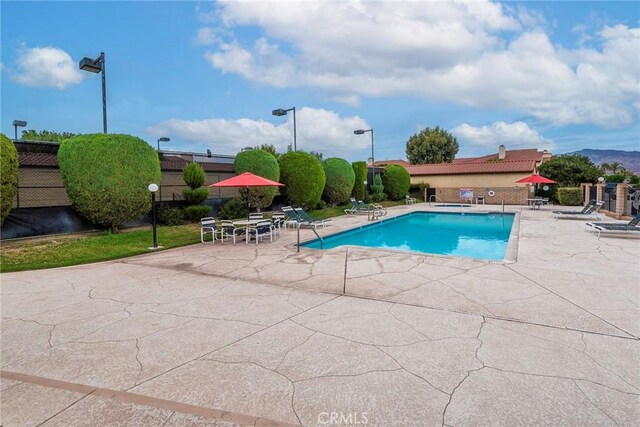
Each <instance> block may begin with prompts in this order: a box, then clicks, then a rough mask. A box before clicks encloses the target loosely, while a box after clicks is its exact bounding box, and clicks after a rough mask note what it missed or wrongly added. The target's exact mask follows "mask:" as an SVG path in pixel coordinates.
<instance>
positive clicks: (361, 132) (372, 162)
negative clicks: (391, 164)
mask: <svg viewBox="0 0 640 427" xmlns="http://www.w3.org/2000/svg"><path fill="white" fill-rule="evenodd" d="M366 132H371V168H372V170H373V175H372V176H373V178H375V177H376V159H375V157H374V155H373V129H357V130H354V131H353V133H354V134H356V135H364V134H365V133H366Z"/></svg>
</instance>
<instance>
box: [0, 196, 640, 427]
mask: <svg viewBox="0 0 640 427" xmlns="http://www.w3.org/2000/svg"><path fill="white" fill-rule="evenodd" d="M425 208H428V207H427V206H426V205H424V204H418V205H415V206H410V207H398V208H394V209H392V210H391V213H390V215H396V214H402V213H406V212H407V211H409V210H418V209H425ZM431 209H433V208H431ZM476 209H478V208H476ZM480 209H491V207H489V206H485V207H481V208H480ZM434 210H435V209H434ZM518 213H519V215H518V221H519V225H520V229H519V230H520V231H519V236H517V237H518V248H517V261H516V262H514V263H502V262H486V261H478V260H468V259H458V258H448V257H437V256H425V255H418V254H411V253H397V252H391V251H379V250H371V249H362V248H350V249H349V250H348V251H347V250H346V248H337V249H334V250H329V251H315V250H308V249H303V250H301V251H300V252H299V253H298V252H296V248H295V245H294V243H295V240H296V233H295V232H292V231H288V232H283V235H282V236H281V237H280V238H278V239H277V240H276V242H274V243H273V244H269V243H266V244H259V245H257V246H255V245H245V244H239V245H236V246H234V245H232V244H225V245H221V244H219V243H216V244H214V245H210V244H209V245H202V244H200V245H194V246H190V247H185V248H180V249H175V250H168V251H163V252H158V253H154V254H149V255H145V256H140V257H135V258H129V259H125V260H119V261H113V262H106V263H99V264H93V265H84V266H76V267H68V268H59V269H52V270H41V271H32V272H23V273H11V274H3V275H2V277H1V280H2V284H1V286H0V290H1V297H2V302H1V308H2V322H1V323H0V330H1V334H2V335H1V341H2V342H1V344H2V355H1V368H2V372H3V378H2V382H1V387H2V391H1V393H2V395H1V402H2V425H4V426H10V425H39V424H41V423H44V424H43V425H86V424H92V425H110V424H114V425H116V424H118V423H120V424H129V425H163V423H167V424H166V425H203V424H205V423H208V424H206V425H220V426H222V425H225V426H226V425H234V424H235V425H244V424H257V425H267V424H272V425H276V424H278V423H283V424H303V425H358V424H359V425H363V424H369V425H398V426H413V425H415V426H424V425H451V426H454V425H455V426H458V425H513V424H520V425H540V424H546V425H580V426H582V425H637V422H638V420H639V419H640V369H639V368H638V366H640V343H639V341H638V339H637V337H638V335H640V322H639V321H640V314H639V310H638V306H639V304H640V290H639V288H638V283H640V265H639V264H638V259H640V242H639V241H638V240H634V239H626V238H605V237H603V238H602V239H600V240H598V239H597V238H596V237H595V236H593V235H591V234H589V233H586V232H585V231H583V230H582V229H581V228H580V225H581V223H580V222H578V221H569V220H561V221H554V220H553V219H552V218H551V215H550V212H549V211H548V210H544V209H543V210H540V211H529V210H523V211H522V212H519V210H518ZM334 223H335V225H334V226H333V227H328V228H327V229H325V230H322V229H321V231H320V233H321V234H328V233H331V232H335V231H336V230H340V229H345V228H351V227H353V226H355V225H361V224H364V223H366V218H364V217H351V218H337V219H335V220H334ZM302 236H303V239H306V238H311V236H312V233H311V232H310V231H308V230H305V231H303V232H302ZM343 290H344V291H346V295H342V292H343ZM35 407H37V408H35Z"/></svg>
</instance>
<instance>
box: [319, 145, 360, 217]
mask: <svg viewBox="0 0 640 427" xmlns="http://www.w3.org/2000/svg"><path fill="white" fill-rule="evenodd" d="M322 167H323V168H324V174H325V176H326V179H327V181H326V183H325V185H324V192H323V193H322V198H323V199H324V200H325V201H326V202H327V203H328V204H329V205H331V206H335V205H336V204H340V203H343V202H346V201H348V200H349V196H351V190H353V184H355V182H356V174H355V172H354V171H353V168H352V167H351V165H350V164H349V162H347V161H346V160H344V159H340V158H337V157H331V158H329V159H327V160H325V161H324V162H322Z"/></svg>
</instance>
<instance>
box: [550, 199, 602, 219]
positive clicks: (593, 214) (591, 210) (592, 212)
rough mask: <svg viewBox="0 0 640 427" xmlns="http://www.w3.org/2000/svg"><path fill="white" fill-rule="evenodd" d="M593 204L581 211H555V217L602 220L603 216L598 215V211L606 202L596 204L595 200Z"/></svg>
mask: <svg viewBox="0 0 640 427" xmlns="http://www.w3.org/2000/svg"><path fill="white" fill-rule="evenodd" d="M591 202H593V203H591ZM591 202H589V204H588V205H587V206H585V207H584V208H583V209H582V210H581V211H553V216H554V218H556V219H583V220H589V219H591V220H593V219H602V215H600V214H599V213H598V209H600V208H601V207H602V205H604V202H597V203H596V201H595V200H592V201H591Z"/></svg>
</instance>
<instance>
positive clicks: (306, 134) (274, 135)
mask: <svg viewBox="0 0 640 427" xmlns="http://www.w3.org/2000/svg"><path fill="white" fill-rule="evenodd" d="M282 119H283V123H281V124H275V125H274V124H272V123H269V122H266V121H263V120H252V119H247V118H243V119H238V120H227V119H215V118H211V119H204V120H182V119H170V120H167V121H164V122H161V123H158V124H156V125H153V126H149V127H148V128H147V129H146V131H147V132H148V133H149V134H151V135H154V136H156V137H160V136H166V135H171V137H172V139H173V140H179V141H181V142H182V144H181V146H182V149H188V150H194V151H205V150H206V149H207V148H209V149H211V151H213V152H215V153H218V154H236V153H237V152H238V151H240V150H241V149H242V148H244V147H253V146H256V145H261V144H273V145H275V146H276V148H277V150H278V151H280V152H284V151H286V150H287V146H288V145H289V144H292V143H293V117H292V114H291V112H290V113H289V114H287V116H286V120H285V117H283V118H282ZM368 127H369V125H368V124H367V123H366V121H365V120H363V119H362V118H360V117H358V116H353V117H340V116H339V115H338V114H337V113H335V112H333V111H327V110H323V109H315V108H306V107H305V108H301V109H300V110H297V111H296V128H297V144H296V145H297V148H298V149H299V150H304V151H319V152H321V153H323V154H324V155H325V157H331V156H348V155H349V154H350V153H355V152H357V151H358V150H363V149H366V148H368V147H369V146H370V145H369V144H370V141H369V139H368V138H359V137H358V136H357V135H354V134H353V131H354V129H360V128H368Z"/></svg>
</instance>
